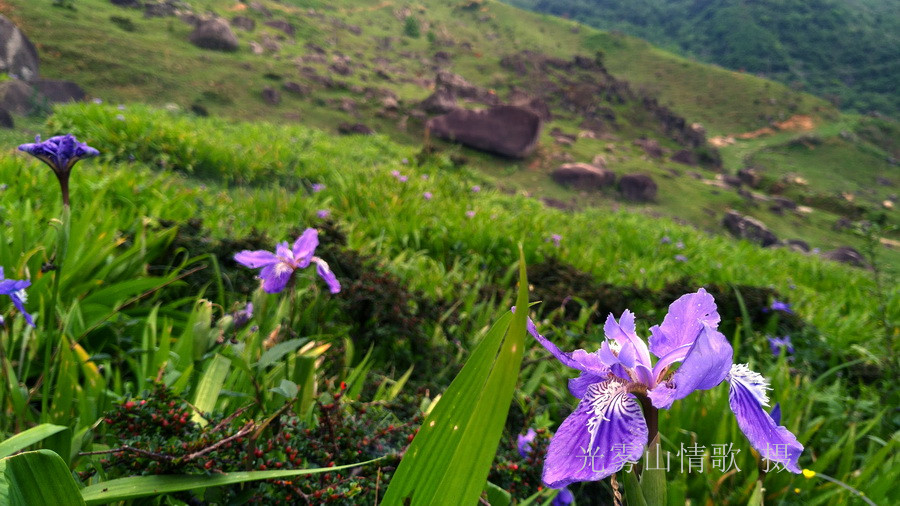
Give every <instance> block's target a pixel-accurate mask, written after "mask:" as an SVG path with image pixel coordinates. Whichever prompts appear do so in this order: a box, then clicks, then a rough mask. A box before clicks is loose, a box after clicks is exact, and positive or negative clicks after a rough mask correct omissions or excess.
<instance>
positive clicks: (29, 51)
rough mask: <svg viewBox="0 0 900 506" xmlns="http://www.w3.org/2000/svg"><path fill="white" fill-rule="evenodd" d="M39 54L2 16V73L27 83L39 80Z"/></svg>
mask: <svg viewBox="0 0 900 506" xmlns="http://www.w3.org/2000/svg"><path fill="white" fill-rule="evenodd" d="M39 66H40V65H39V60H38V52H37V49H36V48H35V47H34V44H32V43H31V41H30V40H28V37H26V36H25V34H24V33H22V31H21V30H19V27H17V26H16V25H15V24H14V23H13V22H12V21H10V20H9V19H7V18H6V17H4V16H2V15H0V72H5V73H7V74H9V75H11V76H13V77H17V78H19V79H21V80H23V81H25V82H32V81H34V80H35V79H37V78H38V70H39Z"/></svg>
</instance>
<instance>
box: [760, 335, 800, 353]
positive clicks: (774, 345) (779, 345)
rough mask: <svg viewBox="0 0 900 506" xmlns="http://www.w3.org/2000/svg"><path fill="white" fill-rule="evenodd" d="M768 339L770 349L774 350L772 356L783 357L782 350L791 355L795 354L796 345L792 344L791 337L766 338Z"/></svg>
mask: <svg viewBox="0 0 900 506" xmlns="http://www.w3.org/2000/svg"><path fill="white" fill-rule="evenodd" d="M766 338H767V339H768V340H769V349H771V350H772V355H775V356H776V357H777V356H778V355H781V350H785V351H787V353H789V354H790V353H794V345H792V344H791V336H784V337H772V336H766Z"/></svg>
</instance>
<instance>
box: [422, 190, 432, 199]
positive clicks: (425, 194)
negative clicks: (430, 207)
mask: <svg viewBox="0 0 900 506" xmlns="http://www.w3.org/2000/svg"><path fill="white" fill-rule="evenodd" d="M432 197H434V195H432V194H431V192H425V193H423V194H422V198H423V199H425V200H431V199H432Z"/></svg>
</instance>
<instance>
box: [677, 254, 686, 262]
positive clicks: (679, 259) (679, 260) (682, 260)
mask: <svg viewBox="0 0 900 506" xmlns="http://www.w3.org/2000/svg"><path fill="white" fill-rule="evenodd" d="M675 260H676V261H678V262H687V261H688V257H686V256H684V255H675Z"/></svg>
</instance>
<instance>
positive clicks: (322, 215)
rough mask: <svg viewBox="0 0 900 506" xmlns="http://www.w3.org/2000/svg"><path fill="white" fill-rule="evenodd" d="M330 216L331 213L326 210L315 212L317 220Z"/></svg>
mask: <svg viewBox="0 0 900 506" xmlns="http://www.w3.org/2000/svg"><path fill="white" fill-rule="evenodd" d="M330 215H331V211H329V210H328V209H319V210H318V211H316V216H318V217H319V218H322V219H325V218H327V217H329V216H330Z"/></svg>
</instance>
